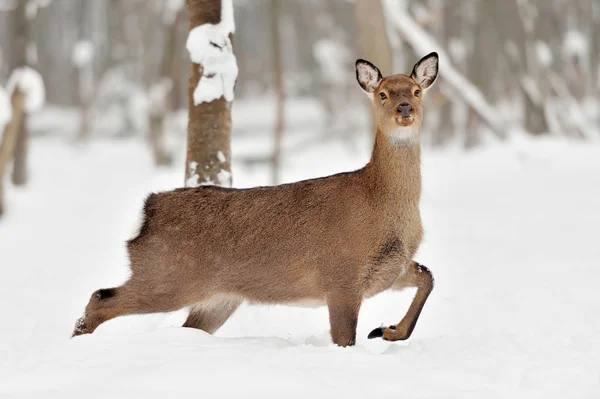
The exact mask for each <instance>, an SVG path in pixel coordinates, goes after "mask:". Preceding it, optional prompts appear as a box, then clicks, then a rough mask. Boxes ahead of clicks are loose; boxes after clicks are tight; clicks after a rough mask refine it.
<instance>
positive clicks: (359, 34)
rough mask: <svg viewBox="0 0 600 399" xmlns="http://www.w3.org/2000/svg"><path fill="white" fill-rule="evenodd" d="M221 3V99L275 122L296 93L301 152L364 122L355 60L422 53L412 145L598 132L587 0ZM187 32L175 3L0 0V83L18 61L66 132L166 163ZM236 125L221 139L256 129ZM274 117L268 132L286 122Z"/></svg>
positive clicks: (183, 97) (598, 25)
mask: <svg viewBox="0 0 600 399" xmlns="http://www.w3.org/2000/svg"><path fill="white" fill-rule="evenodd" d="M234 7H235V22H236V33H235V38H234V47H235V54H236V57H237V60H238V65H239V76H238V81H237V87H236V104H237V103H238V102H239V103H243V102H244V101H255V100H256V99H258V98H271V99H274V98H276V99H277V103H278V104H279V108H281V109H280V111H281V113H280V114H278V115H285V112H284V111H283V110H282V109H283V108H285V106H286V104H287V103H288V102H291V101H292V102H293V101H295V100H296V99H309V100H310V101H311V102H312V103H314V104H313V105H315V106H316V107H317V108H318V109H319V112H321V113H322V115H323V118H321V120H322V121H323V122H322V126H323V128H322V129H321V131H320V132H319V134H318V135H316V136H315V137H313V138H311V139H310V140H307V142H306V143H305V144H307V145H313V144H318V143H320V142H321V139H323V140H325V139H327V137H331V136H332V135H333V133H336V134H343V135H347V136H348V138H349V140H351V138H352V137H353V135H355V134H357V133H364V132H365V131H368V130H369V129H368V128H367V126H368V125H367V124H366V123H368V120H369V119H368V117H365V118H362V119H361V118H360V115H361V113H362V114H363V115H368V114H367V111H366V110H368V105H367V103H366V101H365V99H364V96H363V94H362V93H361V92H360V90H359V89H358V87H357V85H356V83H355V80H354V61H355V59H356V58H358V57H361V58H366V59H369V60H371V61H372V62H374V63H375V64H376V65H378V66H379V67H380V69H381V70H382V71H383V73H384V74H389V73H391V72H392V71H394V72H402V73H409V72H410V68H411V67H412V65H413V64H414V62H415V61H416V60H418V59H419V58H420V57H421V56H423V55H424V54H425V53H428V52H430V51H433V50H438V49H441V51H443V53H441V54H440V56H441V78H442V79H441V82H442V84H439V85H437V87H435V88H434V89H432V91H431V93H430V94H429V95H428V96H427V101H428V105H427V116H426V123H425V127H424V132H423V142H424V144H425V145H430V146H445V145H458V146H461V147H465V148H471V147H474V146H477V145H479V144H481V143H484V142H485V141H486V138H487V137H493V136H496V137H498V138H500V139H503V138H505V137H506V136H507V134H509V132H511V131H515V130H516V131H520V132H523V134H531V135H548V134H550V135H561V136H563V135H564V136H570V137H574V138H581V139H588V140H593V139H597V138H598V137H599V136H598V130H599V126H600V112H599V108H600V1H598V0H503V1H490V0H412V1H406V0H354V1H353V0H327V1H323V0H235V1H234ZM187 33H188V20H187V15H186V7H185V2H184V1H183V0H94V1H90V0H0V86H5V85H6V82H7V80H8V78H9V75H10V73H11V71H13V70H14V69H15V68H17V67H20V66H23V65H28V66H31V67H32V68H34V69H36V70H37V71H39V72H40V74H41V75H42V77H43V81H44V84H45V88H46V104H47V107H53V109H55V110H62V111H57V112H67V110H69V111H68V112H71V113H69V115H71V117H70V119H71V120H73V118H75V119H77V122H74V128H73V129H72V130H73V132H71V134H72V137H70V138H72V139H73V140H76V141H85V140H86V139H88V138H90V137H94V136H108V137H123V136H139V137H140V138H144V139H149V142H150V143H151V144H152V149H153V154H154V159H155V162H156V163H157V164H169V163H170V162H171V161H172V160H171V157H170V155H169V154H168V151H167V150H165V149H163V148H162V146H163V145H164V144H163V143H164V142H165V140H166V141H168V140H169V136H171V135H176V136H180V137H183V136H184V132H185V125H184V124H183V123H179V124H173V123H172V122H169V121H170V120H171V119H170V117H171V116H173V115H176V114H177V112H179V111H182V110H183V111H182V112H184V113H185V112H186V111H185V110H186V109H187V90H188V79H189V54H188V52H187V50H186V47H185V43H186V38H187ZM432 47H435V48H432ZM234 113H235V106H234ZM54 115H56V112H55V113H54ZM357 115H358V116H357ZM265 118H267V119H269V118H270V116H266V117H264V118H263V119H265ZM273 118H275V116H274V117H273ZM283 118H284V116H281V119H283ZM245 122H246V123H243V124H240V125H234V135H236V134H252V133H253V132H254V133H256V132H257V131H261V132H262V130H265V129H268V130H271V129H272V127H269V128H265V127H264V126H261V125H260V124H258V125H253V124H252V121H251V120H250V121H248V120H247V121H245ZM275 125H277V126H278V129H279V130H280V131H279V133H278V134H279V135H281V134H285V135H287V134H293V131H294V129H295V128H296V126H295V125H294V123H293V122H289V121H287V122H286V121H284V120H280V121H278V123H275ZM36 126H37V125H36V123H35V121H31V120H29V121H28V122H27V123H26V125H25V127H23V128H27V127H29V129H30V130H31V132H30V133H29V134H31V135H36V134H40V135H41V134H55V132H52V131H44V130H43V129H38V128H36ZM46 126H47V125H46ZM165 126H168V127H165ZM63 130H64V129H63ZM165 136H166V137H165ZM18 147H19V145H18ZM20 147H25V146H24V145H20ZM21 151H23V150H21ZM18 154H19V148H17V153H16V164H18V163H19V161H18V159H19V155H18ZM258 161H260V160H258ZM16 168H18V167H17V166H16ZM17 180H18V179H17Z"/></svg>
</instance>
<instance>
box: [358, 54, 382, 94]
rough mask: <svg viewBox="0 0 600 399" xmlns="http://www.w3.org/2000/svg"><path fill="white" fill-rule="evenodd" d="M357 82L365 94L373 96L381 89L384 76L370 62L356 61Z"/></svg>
mask: <svg viewBox="0 0 600 399" xmlns="http://www.w3.org/2000/svg"><path fill="white" fill-rule="evenodd" d="M356 80H358V84H359V85H360V87H362V89H363V90H364V91H365V93H367V94H371V93H373V92H374V91H375V90H376V89H377V88H378V87H379V84H380V83H381V81H382V80H383V76H381V72H379V69H377V67H376V66H375V65H373V64H371V63H370V62H369V61H366V60H356Z"/></svg>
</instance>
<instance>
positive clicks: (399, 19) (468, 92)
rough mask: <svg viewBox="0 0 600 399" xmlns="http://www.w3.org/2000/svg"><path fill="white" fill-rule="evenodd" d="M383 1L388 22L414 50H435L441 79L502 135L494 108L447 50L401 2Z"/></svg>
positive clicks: (424, 51)
mask: <svg viewBox="0 0 600 399" xmlns="http://www.w3.org/2000/svg"><path fill="white" fill-rule="evenodd" d="M384 5H385V7H386V14H387V15H388V18H389V21H391V23H392V26H394V27H395V28H396V30H398V32H400V33H401V34H402V36H403V37H404V39H405V40H406V41H407V42H408V43H409V44H410V45H411V46H412V47H413V49H414V50H415V51H416V52H417V53H418V54H429V53H430V52H432V51H436V52H437V53H438V54H439V57H440V76H442V78H443V81H444V82H445V83H447V84H448V85H450V86H452V87H453V88H454V89H455V91H456V93H457V94H458V95H459V96H461V97H462V99H463V100H464V101H465V102H466V103H467V104H469V105H470V106H471V107H472V108H473V110H474V111H475V112H477V114H478V115H479V116H480V117H481V119H483V120H484V121H485V123H486V124H487V125H488V126H489V127H490V128H491V129H492V131H493V132H494V133H495V134H496V135H497V136H499V137H504V135H505V125H504V124H503V123H502V122H503V121H502V120H501V119H500V118H499V117H498V113H497V112H496V110H494V108H493V107H492V106H491V105H490V104H489V103H488V102H487V100H486V99H485V97H484V96H483V94H481V91H480V90H479V89H478V88H477V87H476V86H475V85H473V84H472V83H471V82H470V81H469V80H468V79H467V78H466V77H465V76H464V75H463V74H461V73H460V72H459V71H458V70H457V69H456V68H455V67H454V66H453V65H452V64H451V63H450V57H449V56H448V54H447V53H446V52H445V51H444V50H443V49H442V48H441V46H439V45H438V44H437V43H436V41H435V39H433V38H432V37H431V36H430V35H429V34H428V33H427V32H426V31H425V30H423V28H421V26H419V24H417V23H416V22H415V21H414V19H413V18H412V17H411V16H410V15H409V14H408V12H407V11H406V9H405V5H402V4H400V3H399V2H398V1H397V0H385V3H384Z"/></svg>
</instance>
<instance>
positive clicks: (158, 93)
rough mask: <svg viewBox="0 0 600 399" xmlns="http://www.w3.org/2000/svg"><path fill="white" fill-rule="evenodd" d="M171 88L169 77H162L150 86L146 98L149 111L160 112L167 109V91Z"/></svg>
mask: <svg viewBox="0 0 600 399" xmlns="http://www.w3.org/2000/svg"><path fill="white" fill-rule="evenodd" d="M172 89H173V81H172V80H171V78H169V77H163V78H161V79H159V80H158V82H156V83H154V84H153V85H151V86H150V90H149V91H148V98H149V101H150V112H152V113H155V114H156V113H162V112H165V111H166V109H167V101H168V100H169V97H168V96H169V93H170V92H171V90H172Z"/></svg>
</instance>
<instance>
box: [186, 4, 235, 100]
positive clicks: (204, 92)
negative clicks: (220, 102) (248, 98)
mask: <svg viewBox="0 0 600 399" xmlns="http://www.w3.org/2000/svg"><path fill="white" fill-rule="evenodd" d="M234 32H235V24H234V20H233V2H232V0H222V1H221V22H219V23H218V24H216V25H215V24H203V25H200V26H197V27H196V28H194V29H192V31H190V34H189V36H188V39H187V44H186V47H187V50H188V51H189V53H190V58H191V60H192V61H193V62H194V63H196V64H200V69H201V72H202V76H201V77H200V81H199V82H198V86H196V89H195V90H194V105H198V104H201V103H204V102H211V101H214V100H217V99H219V98H221V97H224V98H225V100H227V101H229V102H231V101H233V97H234V95H233V88H234V86H235V81H236V79H237V75H238V66H237V61H236V59H235V55H234V54H233V46H232V44H231V39H230V38H229V35H230V34H233V33H234Z"/></svg>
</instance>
